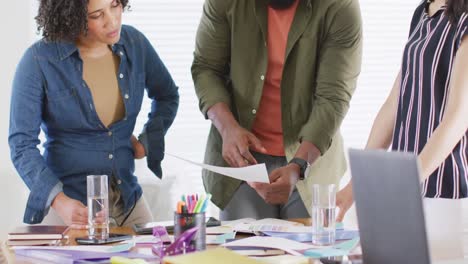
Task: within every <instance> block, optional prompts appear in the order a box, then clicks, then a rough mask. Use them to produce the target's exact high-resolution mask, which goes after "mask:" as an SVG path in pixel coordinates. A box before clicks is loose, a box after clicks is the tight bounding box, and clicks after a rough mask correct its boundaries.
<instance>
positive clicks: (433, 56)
mask: <svg viewBox="0 0 468 264" xmlns="http://www.w3.org/2000/svg"><path fill="white" fill-rule="evenodd" d="M427 7H428V4H427V3H426V1H424V2H423V3H421V5H420V6H419V7H418V8H417V9H416V11H415V13H414V16H413V20H412V22H411V30H410V36H409V39H408V43H407V44H406V47H405V51H404V54H403V62H402V66H401V70H402V71H401V74H402V78H401V87H400V95H399V102H398V112H397V118H396V123H395V130H394V134H393V144H392V149H393V150H397V151H406V152H415V153H420V152H421V151H422V149H423V148H424V145H425V144H426V142H427V140H428V139H429V137H431V135H432V133H433V132H434V130H435V129H436V128H437V126H438V125H439V123H440V122H441V120H442V118H443V116H444V111H445V109H446V106H447V99H448V95H449V92H450V79H451V78H450V77H451V72H452V69H453V64H454V61H455V57H456V55H457V50H458V48H459V46H460V43H461V40H462V38H463V36H464V35H465V34H468V31H467V27H468V14H467V13H464V14H463V15H462V17H461V18H460V20H459V21H458V23H457V24H456V25H455V24H451V23H450V21H449V19H448V17H447V16H446V14H445V8H442V9H441V10H439V11H438V12H437V13H436V14H434V15H433V16H432V17H429V15H428V13H427ZM467 103H468V102H467ZM467 114H468V113H467ZM467 140H468V133H465V135H464V137H463V138H462V139H461V140H460V141H459V142H458V144H457V146H456V147H455V148H454V150H453V152H452V153H451V154H450V155H449V156H448V157H447V159H446V160H445V161H444V162H443V163H442V164H441V166H440V167H439V168H438V169H437V170H436V171H435V172H434V173H433V174H432V175H431V176H430V177H429V178H428V179H427V180H426V181H425V182H424V183H423V184H422V192H423V195H424V196H425V197H431V198H439V197H440V198H453V199H458V198H465V197H468V190H467V186H468V162H467V156H468V153H467V152H468V146H467Z"/></svg>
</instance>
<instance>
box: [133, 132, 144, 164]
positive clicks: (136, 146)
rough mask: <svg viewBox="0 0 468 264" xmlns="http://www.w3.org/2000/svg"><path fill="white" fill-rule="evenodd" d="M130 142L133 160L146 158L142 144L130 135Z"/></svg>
mask: <svg viewBox="0 0 468 264" xmlns="http://www.w3.org/2000/svg"><path fill="white" fill-rule="evenodd" d="M130 141H131V142H132V147H133V152H134V154H133V156H134V157H135V159H142V158H144V157H145V156H146V152H145V148H144V147H143V144H141V142H140V141H139V140H138V139H137V138H136V137H135V136H133V135H132V137H131V139H130Z"/></svg>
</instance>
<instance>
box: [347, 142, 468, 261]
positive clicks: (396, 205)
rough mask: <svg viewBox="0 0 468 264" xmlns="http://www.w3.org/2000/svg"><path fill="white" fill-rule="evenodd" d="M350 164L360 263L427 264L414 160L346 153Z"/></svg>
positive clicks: (385, 154) (365, 152)
mask: <svg viewBox="0 0 468 264" xmlns="http://www.w3.org/2000/svg"><path fill="white" fill-rule="evenodd" d="M349 162H350V169H351V174H352V183H353V193H354V199H355V202H356V212H357V217H358V222H359V232H360V236H361V247H362V253H363V256H362V258H363V263H365V264H374V263H375V264H395V263H399V264H405V263H408V264H410V263H411V264H414V263H418V264H430V263H431V259H430V256H429V249H428V242H427V235H426V229H425V220H424V212H423V204H422V197H421V191H420V183H419V172H418V162H417V159H416V156H415V155H414V154H411V153H401V152H386V151H382V150H356V149H350V150H349ZM439 263H463V262H458V261H457V262H439ZM465 263H466V262H465Z"/></svg>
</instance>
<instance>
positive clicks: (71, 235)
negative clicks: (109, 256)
mask: <svg viewBox="0 0 468 264" xmlns="http://www.w3.org/2000/svg"><path fill="white" fill-rule="evenodd" d="M291 221H296V222H299V223H303V224H305V225H310V219H291ZM111 232H112V233H119V234H130V235H135V233H134V232H133V230H132V228H130V227H116V228H111ZM66 235H67V236H68V241H67V242H65V245H67V246H76V245H77V243H76V241H75V238H77V237H84V236H87V235H88V231H87V230H70V231H68V232H67V233H66ZM244 237H246V236H242V235H240V236H237V237H236V238H238V239H240V238H244ZM215 247H217V246H216V245H208V246H207V248H215ZM148 250H149V249H148V248H144V247H136V248H134V249H132V252H137V253H145V254H147V253H148ZM2 251H3V252H5V257H6V259H7V260H8V262H7V263H16V264H36V263H37V262H35V261H34V260H28V259H25V258H16V257H15V254H14V252H13V251H12V250H11V249H10V248H9V247H8V246H7V245H6V243H2ZM152 263H159V262H152ZM320 263H321V262H320V261H318V260H314V259H310V260H309V264H320ZM0 264H3V263H2V262H1V258H0Z"/></svg>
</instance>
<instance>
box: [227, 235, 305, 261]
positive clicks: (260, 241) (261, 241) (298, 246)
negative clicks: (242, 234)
mask: <svg viewBox="0 0 468 264" xmlns="http://www.w3.org/2000/svg"><path fill="white" fill-rule="evenodd" d="M223 246H225V247H229V246H232V247H259V248H275V249H281V250H284V251H286V252H288V253H290V254H291V255H296V256H299V255H302V254H301V253H299V252H297V250H306V249H311V248H314V246H313V245H308V244H304V243H299V242H296V241H293V240H289V239H285V238H280V237H267V236H253V237H248V238H244V239H239V240H236V241H232V242H229V243H226V244H223Z"/></svg>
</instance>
